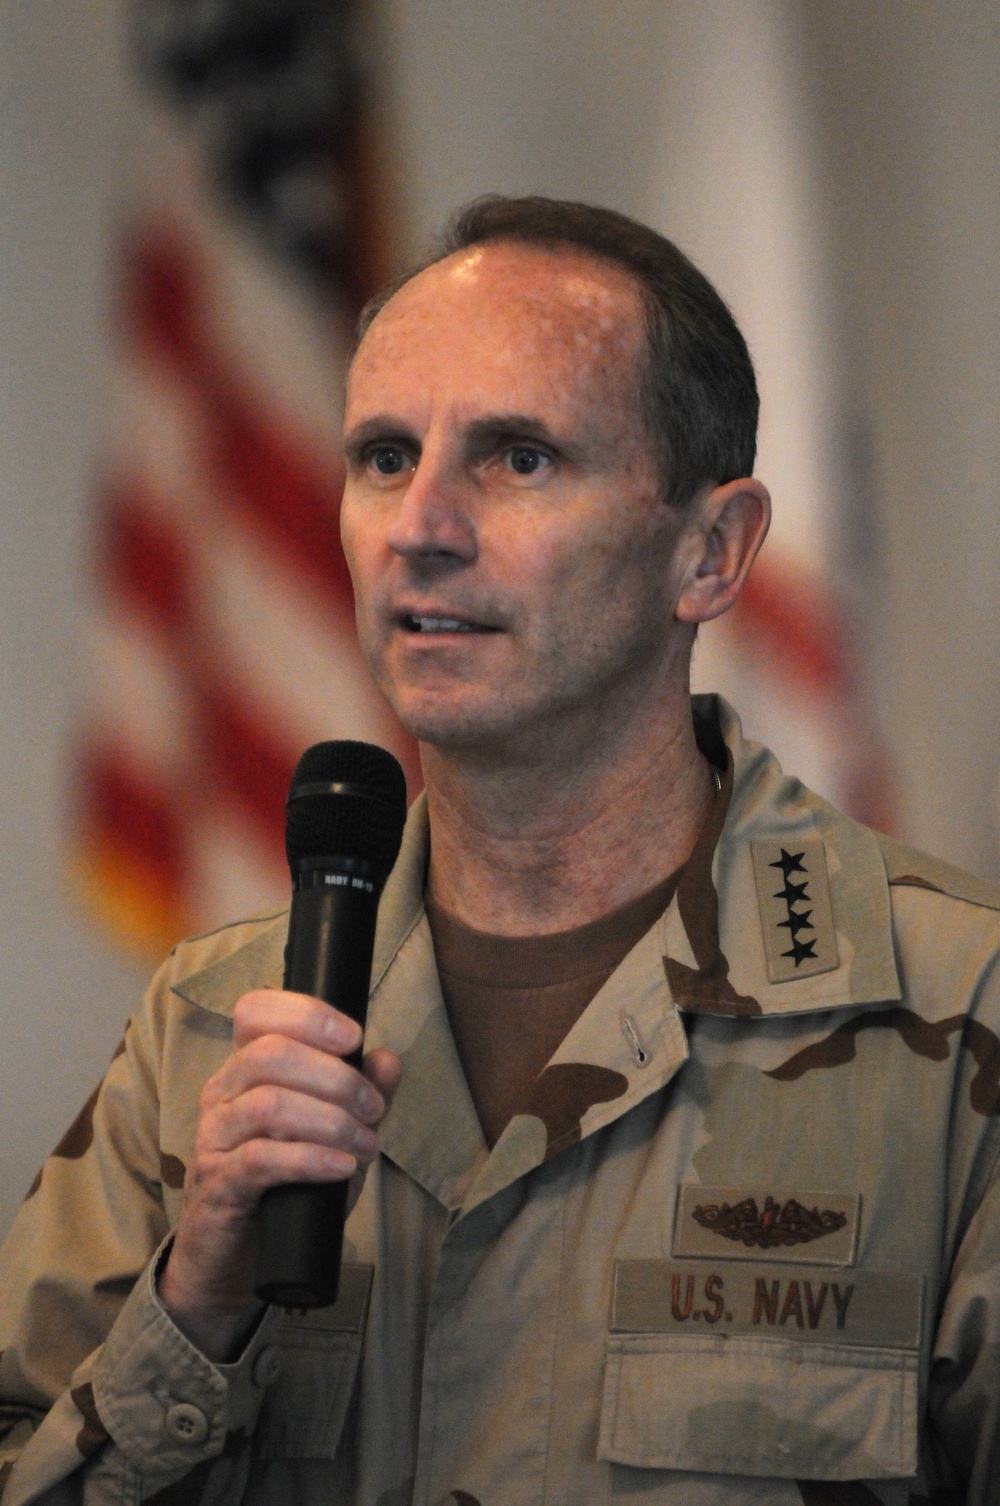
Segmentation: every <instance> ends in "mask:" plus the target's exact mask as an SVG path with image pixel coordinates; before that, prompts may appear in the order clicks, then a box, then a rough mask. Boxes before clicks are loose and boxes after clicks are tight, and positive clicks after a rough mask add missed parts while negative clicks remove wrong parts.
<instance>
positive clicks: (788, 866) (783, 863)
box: [767, 848, 806, 879]
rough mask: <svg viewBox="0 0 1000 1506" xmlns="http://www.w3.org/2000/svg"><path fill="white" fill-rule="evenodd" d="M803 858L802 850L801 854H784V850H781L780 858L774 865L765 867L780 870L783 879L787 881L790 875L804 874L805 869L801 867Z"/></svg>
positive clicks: (769, 864) (770, 864) (803, 852)
mask: <svg viewBox="0 0 1000 1506" xmlns="http://www.w3.org/2000/svg"><path fill="white" fill-rule="evenodd" d="M804 857H805V851H804V850H803V851H802V852H786V851H785V849H784V848H782V849H781V857H780V858H779V859H778V861H777V862H776V863H768V865H767V866H768V867H769V868H780V869H781V871H782V873H783V874H784V876H785V878H786V879H787V878H788V875H789V874H790V873H805V872H806V869H805V868H804V867H803V866H802V859H803V858H804Z"/></svg>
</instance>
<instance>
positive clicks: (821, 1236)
mask: <svg viewBox="0 0 1000 1506" xmlns="http://www.w3.org/2000/svg"><path fill="white" fill-rule="evenodd" d="M859 1204H860V1198H859V1197H858V1195H857V1193H843V1192H839V1193H838V1192H803V1191H802V1190H801V1189H799V1190H798V1191H797V1192H796V1193H792V1192H784V1193H782V1192H775V1191H767V1190H761V1189H758V1188H754V1187H701V1186H698V1185H697V1184H691V1183H688V1184H686V1185H685V1186H683V1187H682V1188H681V1189H680V1194H679V1196H678V1200H677V1221H676V1224H675V1225H674V1241H673V1253H674V1255H675V1256H679V1255H680V1256H692V1255H693V1256H718V1255H727V1254H728V1256H729V1257H730V1259H734V1260H758V1261H759V1260H761V1259H763V1260H767V1259H771V1260H786V1261H787V1260H797V1261H800V1262H803V1261H804V1262H806V1263H807V1264H817V1265H852V1264H853V1262H854V1250H855V1244H856V1240H857V1232H858V1208H859ZM791 1252H794V1253H791Z"/></svg>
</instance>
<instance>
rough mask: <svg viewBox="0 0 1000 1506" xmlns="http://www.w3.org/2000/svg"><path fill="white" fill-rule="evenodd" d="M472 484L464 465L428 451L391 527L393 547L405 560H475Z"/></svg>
mask: <svg viewBox="0 0 1000 1506" xmlns="http://www.w3.org/2000/svg"><path fill="white" fill-rule="evenodd" d="M469 489H470V480H469V478H468V477H467V476H465V475H463V472H462V470H461V467H460V466H458V465H457V464H456V463H455V462H454V461H451V460H449V459H448V457H446V456H435V454H434V453H433V452H432V451H430V452H429V451H427V450H425V451H424V453H423V454H422V455H421V456H420V459H419V460H418V462H417V464H416V467H415V468H414V471H413V474H412V477H411V480H410V483H409V485H408V486H407V488H406V490H405V492H404V493H403V495H402V500H401V502H400V505H399V510H398V511H397V513H396V516H395V518H394V519H393V522H392V527H391V528H390V529H389V534H388V539H387V542H388V545H389V548H390V549H392V550H393V551H394V553H396V554H398V555H401V556H402V557H403V558H406V559H413V560H421V559H422V560H427V561H432V560H435V559H442V560H446V559H454V560H458V561H462V562H465V563H469V562H471V561H472V560H473V559H475V557H476V553H477V541H476V529H475V524H474V520H473V517H472V514H471V511H470V506H469V504H470V502H471V500H472V499H471V497H470V495H469Z"/></svg>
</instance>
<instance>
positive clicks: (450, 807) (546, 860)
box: [423, 696, 714, 936]
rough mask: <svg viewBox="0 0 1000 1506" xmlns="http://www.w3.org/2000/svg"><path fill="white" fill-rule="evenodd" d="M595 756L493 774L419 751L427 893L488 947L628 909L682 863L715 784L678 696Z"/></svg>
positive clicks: (485, 765)
mask: <svg viewBox="0 0 1000 1506" xmlns="http://www.w3.org/2000/svg"><path fill="white" fill-rule="evenodd" d="M664 713H665V714H664V715H663V716H662V718H660V719H658V721H657V723H656V724H655V725H654V724H650V725H648V726H646V727H643V728H641V729H639V731H638V732H637V733H633V734H632V735H631V736H630V737H623V738H620V739H618V740H617V741H616V742H612V743H611V744H610V745H609V746H607V747H606V748H605V749H603V751H601V752H599V753H597V755H596V756H595V751H594V749H593V747H592V746H591V747H583V748H581V749H580V752H579V756H576V757H570V756H564V757H561V758H559V759H558V760H552V759H544V760H543V759H537V758H536V759H530V760H529V759H525V760H524V761H522V762H517V761H514V762H504V763H502V764H501V763H498V764H497V765H496V766H493V765H491V764H490V763H489V762H485V761H484V762H479V761H476V760H474V759H468V758H453V757H449V756H448V755H447V754H446V753H443V752H442V751H441V750H438V749H433V748H431V749H428V748H425V749H424V750H423V752H424V774H425V780H426V785H427V798H428V806H429V812H430V825H431V866H430V873H429V880H428V884H429V889H430V892H431V894H432V896H433V898H434V900H435V902H436V903H437V904H438V905H439V906H440V908H441V909H443V910H446V911H447V912H448V913H449V914H451V915H453V916H455V917H456V918H457V919H458V920H461V921H462V922H464V924H466V925H468V926H472V927H473V928H475V929H476V930H479V931H487V932H490V933H491V934H493V935H497V936H530V935H544V934H546V933H549V932H554V931H564V930H571V929H572V928H573V927H575V926H580V925H585V924H587V922H588V921H592V920H596V919H597V918H598V917H599V916H601V915H605V914H607V913H608V912H609V911H611V910H614V909H617V908H618V907H620V906H621V905H624V904H627V903H628V902H629V901H630V900H632V899H634V898H636V897H637V896H638V895H640V894H643V893H645V892H646V890H648V889H651V888H652V887H653V886H654V885H655V884H656V883H658V882H659V881H660V880H661V879H663V878H665V877H667V875H668V874H670V873H672V872H674V871H675V870H676V869H678V868H679V867H681V865H682V864H683V863H684V862H685V861H686V859H687V858H688V856H689V855H690V852H691V850H692V848H693V847H694V844H695V842H696V840H697V837H698V833H699V831H700V830H701V826H702V824H703V821H704V818H705V815H706V813H707V810H708V808H709V805H710V802H711V799H712V794H713V788H714V782H713V775H712V772H711V769H710V767H709V765H708V763H707V762H706V760H705V758H704V757H703V755H702V754H701V753H700V752H699V750H698V746H697V743H696V742H695V736H694V727H693V724H692V721H691V715H690V703H689V701H688V699H687V697H686V696H685V697H684V698H683V700H682V701H681V702H680V703H679V704H678V706H677V707H676V708H675V711H674V714H673V715H672V716H671V715H669V711H668V708H664Z"/></svg>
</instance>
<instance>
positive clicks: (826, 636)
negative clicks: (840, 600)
mask: <svg viewBox="0 0 1000 1506" xmlns="http://www.w3.org/2000/svg"><path fill="white" fill-rule="evenodd" d="M734 618H735V620H736V622H737V623H738V625H739V628H740V630H741V631H742V633H743V634H744V636H745V638H746V639H747V641H748V642H749V643H750V645H751V646H752V647H753V648H755V649H757V650H758V651H759V652H760V653H761V654H762V655H766V657H767V659H768V662H769V665H770V667H771V669H772V670H773V671H774V673H776V674H777V675H779V676H780V677H781V678H782V679H784V680H787V681H788V682H789V683H791V684H794V685H798V686H801V687H803V688H806V689H809V690H813V691H818V692H820V693H821V694H824V695H828V696H842V695H847V694H848V693H849V692H850V691H851V689H852V687H853V680H854V677H853V674H852V666H851V662H850V655H849V653H848V650H847V645H846V642H845V638H844V632H843V629H842V627H841V623H840V614H839V612H838V610H837V607H836V604H835V603H834V601H833V600H832V599H831V597H830V595H829V593H828V592H827V591H826V590H825V589H824V588H823V586H822V585H821V584H820V583H819V582H818V581H816V580H815V579H812V578H810V577H808V576H805V575H803V573H802V572H801V571H799V570H796V569H794V568H792V567H789V566H788V565H787V564H780V563H779V564H773V563H772V562H771V561H770V560H758V561H757V563H756V565H755V566H754V568H753V570H752V571H751V572H750V575H749V577H748V579H747V582H746V585H745V586H744V587H743V594H742V596H741V597H740V600H739V602H738V604H737V606H736V608H735V609H734Z"/></svg>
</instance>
